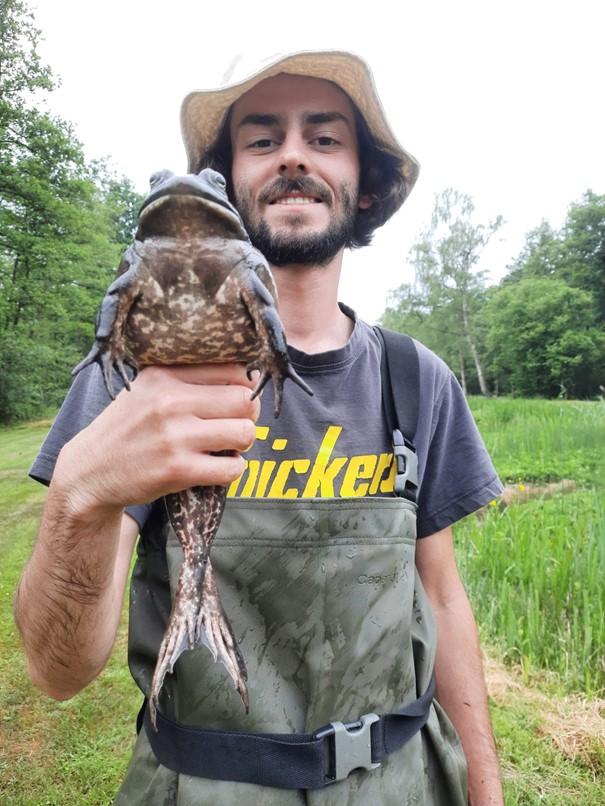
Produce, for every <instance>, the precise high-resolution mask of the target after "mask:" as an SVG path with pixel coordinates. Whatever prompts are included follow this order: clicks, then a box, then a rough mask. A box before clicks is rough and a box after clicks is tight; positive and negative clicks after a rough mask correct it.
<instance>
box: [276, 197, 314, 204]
mask: <svg viewBox="0 0 605 806" xmlns="http://www.w3.org/2000/svg"><path fill="white" fill-rule="evenodd" d="M275 204H316V201H315V199H310V198H309V197H308V196H285V197H284V198H282V199H277V200H276V202H275Z"/></svg>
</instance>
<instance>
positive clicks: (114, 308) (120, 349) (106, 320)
mask: <svg viewBox="0 0 605 806" xmlns="http://www.w3.org/2000/svg"><path fill="white" fill-rule="evenodd" d="M138 260H139V258H138V257H137V254H136V251H135V248H134V247H130V248H129V249H128V250H127V251H126V253H125V254H124V257H123V258H122V263H121V264H120V271H121V274H120V275H119V276H118V278H117V279H116V280H114V282H113V283H112V284H111V285H110V286H109V288H108V289H107V293H106V294H105V297H104V298H103V302H102V303H101V308H100V310H99V313H98V316H97V330H96V334H95V335H96V338H95V342H94V344H93V346H92V349H91V351H90V352H89V353H88V355H87V356H86V358H85V359H84V360H83V361H80V363H79V364H78V366H77V367H75V368H74V369H73V370H72V373H71V374H72V375H77V374H78V372H81V371H82V370H83V369H84V367H87V366H88V365H89V364H92V363H93V362H95V361H97V362H98V363H99V364H100V365H101V370H102V372H103V379H104V381H105V386H106V388H107V391H108V393H109V396H110V397H111V398H112V399H114V398H115V391H114V388H113V382H112V370H113V369H114V368H115V369H116V370H117V372H118V374H119V376H120V378H121V379H122V381H123V382H124V386H125V387H126V388H127V389H130V378H129V377H128V373H127V372H126V365H127V364H128V366H130V367H131V368H132V369H133V370H134V372H135V373H136V371H137V367H136V365H135V364H134V363H133V362H132V361H127V357H126V351H125V347H124V340H123V336H122V333H123V329H124V326H125V324H126V319H127V317H128V312H129V310H130V306H131V305H132V302H133V299H134V297H135V288H134V287H135V283H134V279H135V274H136V266H137V262H138Z"/></svg>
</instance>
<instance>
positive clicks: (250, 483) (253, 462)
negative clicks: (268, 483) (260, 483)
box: [241, 459, 260, 498]
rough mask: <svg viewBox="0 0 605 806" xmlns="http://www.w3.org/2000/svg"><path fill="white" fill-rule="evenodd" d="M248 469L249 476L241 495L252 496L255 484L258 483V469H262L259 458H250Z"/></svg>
mask: <svg viewBox="0 0 605 806" xmlns="http://www.w3.org/2000/svg"><path fill="white" fill-rule="evenodd" d="M246 470H247V471H248V478H247V479H246V483H245V484H244V489H243V490H242V492H241V497H242V498H251V497H252V491H253V490H254V485H255V484H256V479H257V478H258V471H259V470H260V462H259V461H258V459H250V461H249V462H248V467H247V468H246Z"/></svg>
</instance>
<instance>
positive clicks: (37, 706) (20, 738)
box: [0, 423, 141, 806]
mask: <svg viewBox="0 0 605 806" xmlns="http://www.w3.org/2000/svg"><path fill="white" fill-rule="evenodd" d="M47 430H48V424H47V423H46V424H40V425H39V426H35V427H26V426H20V427H18V428H13V429H7V430H2V431H0V518H1V522H2V530H1V532H0V556H2V566H1V568H0V803H2V804H4V803H6V804H11V805H12V804H15V805H17V804H18V805H19V806H21V805H22V806H30V805H31V806H33V805H34V804H52V806H55V804H56V806H63V805H64V804H66V803H73V804H77V805H78V806H80V804H82V806H84V805H85V804H86V806H101V804H109V803H112V802H113V798H114V796H115V792H116V789H117V786H118V783H119V781H120V779H121V777H122V775H123V773H124V770H125V767H126V764H127V762H128V758H129V755H130V751H131V747H132V742H133V738H134V727H133V726H134V717H135V715H136V709H137V707H138V704H139V702H140V699H141V697H140V694H139V693H138V692H137V690H136V688H135V686H134V684H133V682H132V680H131V678H130V675H129V673H128V669H127V667H126V663H125V661H126V644H125V624H123V625H122V629H121V634H120V640H119V641H118V644H117V646H116V649H115V651H114V653H113V656H112V658H111V661H110V663H109V665H108V667H107V669H106V670H105V672H104V673H103V675H102V676H101V678H100V679H99V680H97V681H95V683H93V684H92V685H91V686H90V687H89V688H88V689H86V691H84V692H82V694H80V695H78V696H77V697H76V698H74V699H73V700H69V701H67V702H63V703H58V702H53V701H52V700H50V699H49V698H47V697H45V696H44V695H42V694H40V693H39V692H38V691H37V690H36V689H35V688H34V687H33V686H32V684H31V683H30V682H29V679H28V677H27V673H26V668H25V661H24V656H23V653H22V650H21V646H20V640H19V637H18V634H17V630H16V627H15V625H14V621H13V616H12V602H13V599H14V593H15V590H16V587H17V584H18V581H19V577H20V574H21V571H22V569H23V566H24V565H25V562H26V561H27V558H28V557H29V554H30V550H31V546H32V544H33V540H34V536H35V532H36V529H37V525H38V522H39V518H40V514H41V511H42V503H43V500H44V497H45V490H44V488H43V487H42V486H41V485H39V484H36V483H34V482H32V481H30V480H28V479H27V478H26V472H27V468H28V466H29V464H30V463H31V460H32V458H33V456H34V455H35V453H36V452H37V450H38V448H39V446H40V443H41V441H42V439H43V437H44V435H45V434H46V431H47Z"/></svg>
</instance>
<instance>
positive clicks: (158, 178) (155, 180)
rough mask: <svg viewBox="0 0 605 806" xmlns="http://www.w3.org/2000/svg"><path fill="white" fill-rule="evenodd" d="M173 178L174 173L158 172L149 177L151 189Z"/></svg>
mask: <svg viewBox="0 0 605 806" xmlns="http://www.w3.org/2000/svg"><path fill="white" fill-rule="evenodd" d="M171 176H174V173H173V172H172V171H167V170H166V169H164V170H163V171H156V172H155V173H153V174H151V176H150V177H149V187H150V188H153V187H155V186H156V185H159V184H160V183H161V182H165V181H166V179H169V178H170V177H171Z"/></svg>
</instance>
